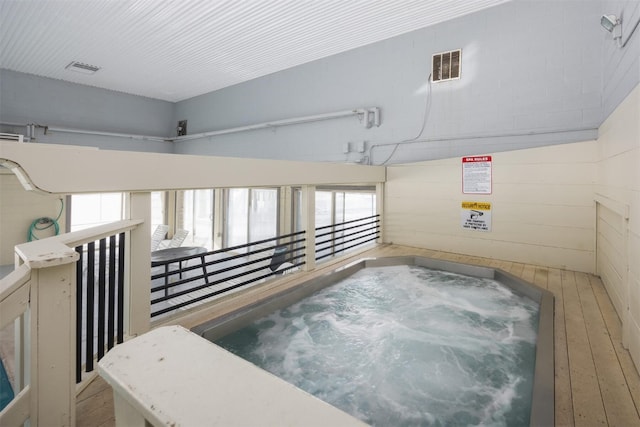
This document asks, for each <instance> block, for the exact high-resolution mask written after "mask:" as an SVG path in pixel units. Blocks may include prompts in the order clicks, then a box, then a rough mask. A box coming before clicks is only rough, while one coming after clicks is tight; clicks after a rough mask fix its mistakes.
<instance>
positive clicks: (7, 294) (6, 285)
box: [0, 264, 31, 329]
mask: <svg viewBox="0 0 640 427" xmlns="http://www.w3.org/2000/svg"><path fill="white" fill-rule="evenodd" d="M30 278H31V268H29V267H28V266H27V265H24V264H23V265H21V266H20V267H18V268H17V269H15V270H14V271H12V272H11V273H9V274H8V275H7V276H6V277H4V278H2V279H1V280H0V329H4V327H5V326H7V325H8V324H9V323H10V322H12V321H13V320H14V319H15V318H16V317H18V316H20V315H21V314H22V313H24V312H25V311H27V308H28V306H29V284H30V282H29V279H30Z"/></svg>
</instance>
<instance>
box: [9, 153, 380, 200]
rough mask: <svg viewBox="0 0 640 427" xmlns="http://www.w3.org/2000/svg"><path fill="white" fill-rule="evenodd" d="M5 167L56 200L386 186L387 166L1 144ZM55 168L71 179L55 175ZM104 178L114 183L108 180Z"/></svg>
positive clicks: (62, 175)
mask: <svg viewBox="0 0 640 427" xmlns="http://www.w3.org/2000/svg"><path fill="white" fill-rule="evenodd" d="M3 163H7V164H9V165H11V167H12V168H13V169H14V173H16V174H21V175H24V178H25V180H26V181H27V184H29V185H30V186H31V187H33V188H32V189H39V190H41V191H44V192H47V193H54V194H73V193H98V192H115V191H125V192H126V191H164V190H189V189H200V188H204V189H208V188H244V187H279V186H284V185H336V184H362V183H377V182H384V181H385V168H384V167H382V166H364V165H350V164H343V163H321V162H294V161H285V160H263V159H244V158H233V157H214V156H192V155H178V154H162V153H142V152H131V151H116V150H85V149H81V148H78V149H73V148H69V147H68V146H62V148H61V146H58V145H55V144H15V143H11V142H6V141H0V164H3ZM51 164H55V165H56V167H58V168H59V169H61V170H64V171H65V172H66V173H64V174H51V173H50V172H49V170H50V168H49V165H51ZM141 165H143V167H142V168H141ZM144 165H153V167H144ZM168 171H177V172H175V173H167V172H168ZM180 171H185V172H186V173H180ZM249 172H250V173H249ZM105 176H108V177H109V179H104V177H105ZM79 177H80V178H79ZM23 185H26V184H24V183H23Z"/></svg>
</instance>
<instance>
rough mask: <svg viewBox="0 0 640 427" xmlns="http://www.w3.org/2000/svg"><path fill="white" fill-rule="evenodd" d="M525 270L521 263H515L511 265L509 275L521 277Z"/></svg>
mask: <svg viewBox="0 0 640 427" xmlns="http://www.w3.org/2000/svg"><path fill="white" fill-rule="evenodd" d="M523 269H524V264H522V263H520V262H514V263H512V264H511V268H510V269H509V273H511V274H513V275H514V276H518V277H521V276H522V271H523Z"/></svg>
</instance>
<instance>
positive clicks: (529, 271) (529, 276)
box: [520, 264, 536, 283]
mask: <svg viewBox="0 0 640 427" xmlns="http://www.w3.org/2000/svg"><path fill="white" fill-rule="evenodd" d="M535 274H536V266H535V265H531V264H525V266H524V268H523V269H522V274H521V275H520V278H521V279H522V280H525V281H527V282H529V283H533V279H534V278H535Z"/></svg>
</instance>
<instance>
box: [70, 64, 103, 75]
mask: <svg viewBox="0 0 640 427" xmlns="http://www.w3.org/2000/svg"><path fill="white" fill-rule="evenodd" d="M65 68H66V69H67V70H71V71H77V72H78V73H84V74H93V73H95V72H96V71H98V70H99V69H100V67H97V66H95V65H89V64H84V63H82V62H77V61H72V62H71V63H69V65H67V66H66V67H65Z"/></svg>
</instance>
